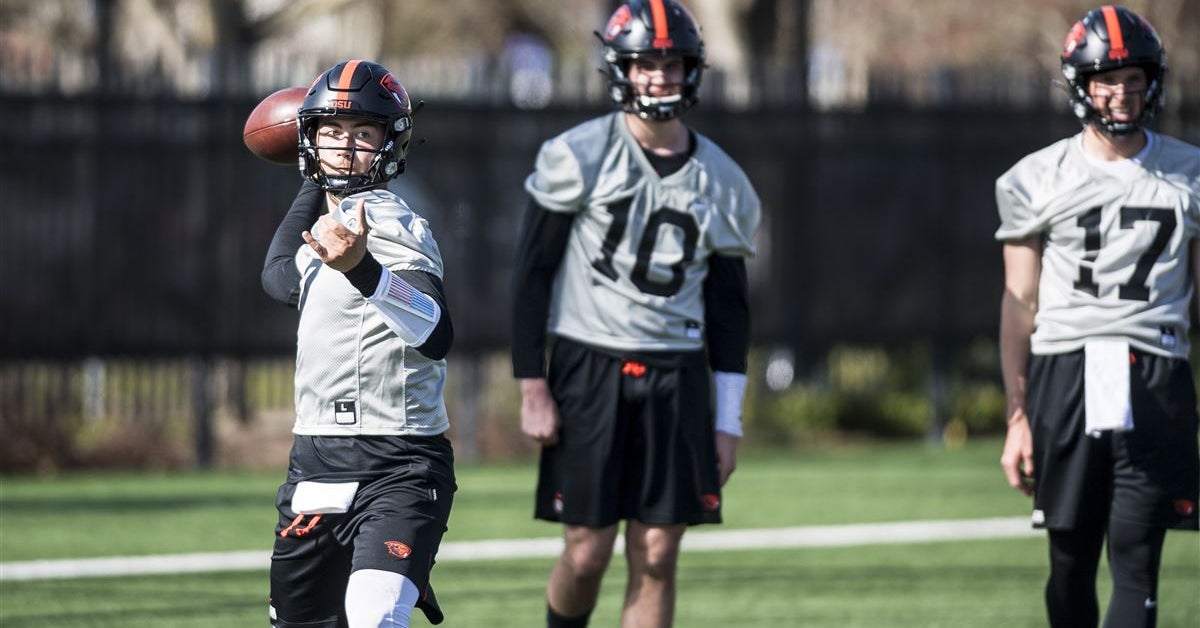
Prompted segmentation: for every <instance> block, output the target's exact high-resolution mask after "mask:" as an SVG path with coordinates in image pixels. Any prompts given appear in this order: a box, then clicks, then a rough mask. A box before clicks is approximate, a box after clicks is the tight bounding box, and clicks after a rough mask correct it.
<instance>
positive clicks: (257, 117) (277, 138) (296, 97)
mask: <svg viewBox="0 0 1200 628" xmlns="http://www.w3.org/2000/svg"><path fill="white" fill-rule="evenodd" d="M307 93H308V89H307V88H305V87H285V88H283V89H281V90H279V91H277V92H275V93H273V94H271V95H269V96H267V97H266V98H264V99H263V100H262V102H260V103H258V105H257V106H255V107H254V110H253V111H251V112H250V115H249V116H248V117H247V118H246V127H245V128H244V129H243V130H242V141H244V142H245V143H246V148H249V149H250V152H252V153H254V154H255V155H257V156H259V157H261V158H263V159H265V160H267V161H269V162H271V163H275V164H282V165H289V166H294V165H296V161H297V159H298V158H299V150H298V147H297V145H298V143H299V142H298V139H297V138H298V136H297V133H296V112H297V111H299V109H300V105H301V104H302V103H303V102H304V96H305V95H306V94H307Z"/></svg>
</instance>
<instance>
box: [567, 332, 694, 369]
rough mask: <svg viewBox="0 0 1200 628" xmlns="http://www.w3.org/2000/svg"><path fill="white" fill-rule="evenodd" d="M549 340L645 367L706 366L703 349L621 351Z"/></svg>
mask: <svg viewBox="0 0 1200 628" xmlns="http://www.w3.org/2000/svg"><path fill="white" fill-rule="evenodd" d="M550 340H551V342H552V343H554V344H564V345H567V346H572V347H578V348H581V349H584V350H587V351H592V352H595V353H599V354H602V355H606V356H608V357H610V358H612V359H613V360H616V361H618V362H638V363H641V364H645V365H646V366H653V367H658V368H678V367H683V366H705V365H707V364H708V354H707V352H705V351H704V350H703V349H697V350H695V351H622V350H619V349H611V348H608V347H599V346H596V345H593V344H589V343H586V342H580V341H578V340H574V339H572V338H566V337H563V336H554V337H552V338H551V339H550Z"/></svg>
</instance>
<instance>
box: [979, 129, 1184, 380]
mask: <svg viewBox="0 0 1200 628" xmlns="http://www.w3.org/2000/svg"><path fill="white" fill-rule="evenodd" d="M1148 140H1149V146H1148V148H1147V150H1145V151H1144V154H1143V155H1142V156H1141V163H1140V166H1141V167H1140V168H1138V169H1133V171H1132V172H1130V173H1128V175H1127V176H1118V175H1116V174H1113V173H1110V172H1107V171H1105V170H1104V169H1101V168H1099V167H1097V166H1096V165H1094V164H1092V163H1090V162H1089V160H1088V158H1087V157H1086V155H1085V154H1084V152H1083V146H1082V142H1081V136H1080V135H1076V136H1074V137H1071V138H1067V139H1064V140H1061V141H1059V142H1056V143H1055V144H1052V145H1050V146H1048V147H1046V148H1044V149H1042V150H1039V151H1037V152H1035V153H1033V154H1031V155H1029V156H1027V157H1025V158H1024V159H1022V160H1021V161H1020V162H1018V163H1017V164H1016V165H1015V166H1013V167H1012V169H1010V170H1009V171H1008V172H1006V173H1004V174H1003V175H1001V176H1000V178H999V179H997V181H996V203H997V205H998V207H999V210H1000V223H1001V224H1000V229H999V230H998V231H997V232H996V239H998V240H1015V239H1021V238H1025V237H1028V236H1031V235H1036V234H1041V236H1042V269H1041V277H1040V281H1039V287H1038V311H1037V318H1036V330H1035V331H1034V334H1033V338H1032V351H1033V353H1035V354H1052V353H1066V352H1069V351H1075V350H1078V349H1081V348H1083V345H1084V341H1085V340H1086V339H1087V338H1097V337H1109V338H1118V339H1125V340H1128V341H1129V343H1130V345H1132V346H1134V347H1136V348H1138V349H1141V350H1143V351H1147V352H1150V353H1154V354H1157V355H1162V356H1167V357H1176V358H1187V356H1188V349H1189V344H1188V326H1189V323H1190V318H1189V313H1188V312H1189V309H1188V308H1189V305H1190V302H1191V299H1192V292H1193V277H1192V271H1191V269H1190V265H1191V254H1190V247H1191V246H1192V240H1193V238H1195V237H1196V236H1197V234H1198V231H1200V149H1198V148H1197V147H1195V146H1192V145H1190V144H1187V143H1185V142H1181V141H1179V140H1176V139H1173V138H1170V137H1167V136H1163V135H1154V134H1149V136H1148Z"/></svg>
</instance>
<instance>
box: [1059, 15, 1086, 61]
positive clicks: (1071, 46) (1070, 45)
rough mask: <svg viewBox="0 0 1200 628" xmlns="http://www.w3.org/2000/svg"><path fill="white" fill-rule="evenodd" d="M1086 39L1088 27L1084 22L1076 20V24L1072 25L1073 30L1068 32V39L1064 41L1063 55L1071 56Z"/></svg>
mask: <svg viewBox="0 0 1200 628" xmlns="http://www.w3.org/2000/svg"><path fill="white" fill-rule="evenodd" d="M1085 39H1087V28H1086V27H1084V25H1083V22H1075V25H1074V26H1072V27H1071V32H1069V33H1067V40H1066V41H1065V42H1063V56H1064V57H1069V56H1071V53H1072V52H1075V49H1076V48H1077V47H1079V44H1082V43H1083V40H1085Z"/></svg>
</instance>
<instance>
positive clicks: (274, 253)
mask: <svg viewBox="0 0 1200 628" xmlns="http://www.w3.org/2000/svg"><path fill="white" fill-rule="evenodd" d="M324 212H325V192H324V191H322V190H321V188H320V186H318V185H317V184H316V183H313V182H312V181H309V180H307V179H306V180H305V181H304V184H303V185H301V186H300V191H299V192H298V193H297V194H296V200H295V201H293V202H292V207H291V209H289V210H288V212H287V214H286V215H285V216H284V217H283V220H282V221H281V222H280V223H279V228H277V229H276V230H275V237H274V238H272V239H271V246H270V247H269V248H268V249H267V258H266V260H265V261H264V262H263V270H262V286H263V290H264V291H266V293H267V294H268V295H270V297H271V298H272V299H275V300H276V301H279V302H280V303H284V304H286V305H288V306H289V307H296V304H297V303H299V301H300V271H299V270H296V251H297V250H298V249H299V248H300V246H301V245H302V244H304V238H302V237H301V236H300V233H301V232H303V231H307V230H308V229H311V228H312V226H313V223H315V222H316V221H317V218H318V217H320V215H321V214H322V213H324Z"/></svg>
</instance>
